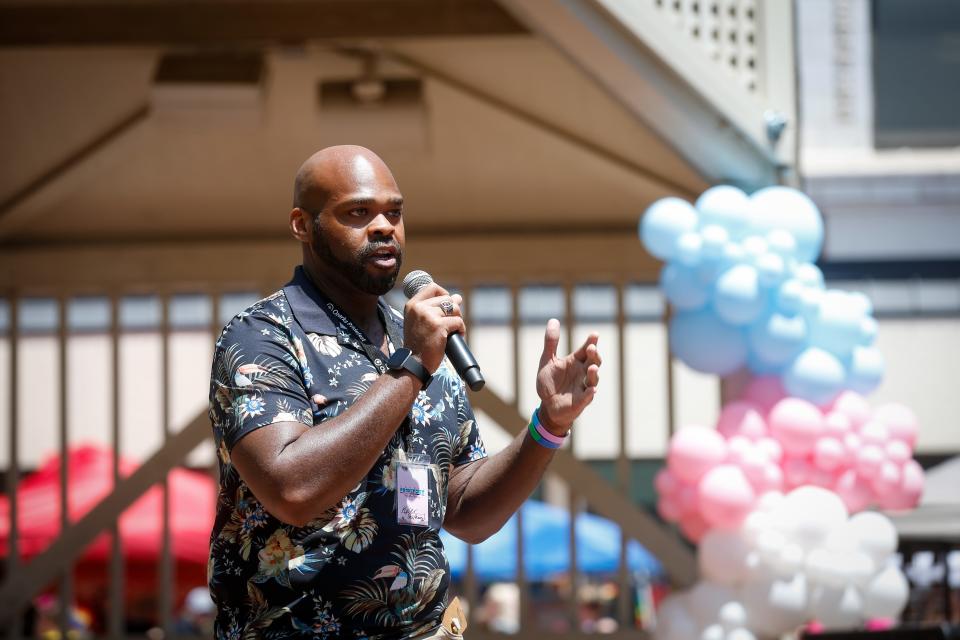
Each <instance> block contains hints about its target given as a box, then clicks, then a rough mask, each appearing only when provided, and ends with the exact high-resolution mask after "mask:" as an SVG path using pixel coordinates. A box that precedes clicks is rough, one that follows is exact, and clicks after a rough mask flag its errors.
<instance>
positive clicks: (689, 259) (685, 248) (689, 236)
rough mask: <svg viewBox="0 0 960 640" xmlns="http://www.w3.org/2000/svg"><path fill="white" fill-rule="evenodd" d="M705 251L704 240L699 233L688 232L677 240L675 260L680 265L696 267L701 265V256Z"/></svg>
mask: <svg viewBox="0 0 960 640" xmlns="http://www.w3.org/2000/svg"><path fill="white" fill-rule="evenodd" d="M702 250H703V239H702V238H701V237H700V234H699V233H696V232H694V231H688V232H687V233H684V234H683V235H681V236H680V237H679V238H677V246H676V251H675V254H674V259H675V260H676V261H677V262H679V263H680V264H685V265H687V266H688V267H695V266H697V265H698V264H700V254H701V253H702Z"/></svg>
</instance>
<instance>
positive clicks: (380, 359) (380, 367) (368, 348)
mask: <svg viewBox="0 0 960 640" xmlns="http://www.w3.org/2000/svg"><path fill="white" fill-rule="evenodd" d="M317 293H319V294H320V298H321V300H323V305H322V306H323V310H324V312H325V313H326V314H327V315H328V316H330V319H331V320H333V324H334V325H337V326H343V327H346V328H347V329H349V330H350V332H351V333H352V334H353V337H354V338H356V339H357V342H358V343H359V344H360V347H361V348H362V349H363V351H364V353H366V354H367V358H369V359H370V363H371V364H373V366H374V367H375V368H376V370H377V371H378V372H380V374H381V375H382V374H384V373H386V371H387V360H388V359H389V358H388V356H386V355H384V353H383V351H381V350H380V347H378V346H376V345H375V344H373V342H372V341H371V340H370V338H368V337H367V334H366V333H364V332H363V330H361V329H360V327H358V326H357V325H355V324H354V323H353V321H352V320H350V318H348V317H347V315H346V314H345V313H344V312H343V311H341V310H340V307H338V306H337V305H336V304H334V303H333V301H332V300H330V299H329V298H327V297H326V296H325V295H323V294H322V293H320V291H317ZM377 315H379V316H380V321H381V322H382V323H383V328H384V330H385V331H386V332H387V338H388V339H389V340H390V343H391V344H392V345H393V347H394V348H395V349H396V348H397V347H399V346H400V345H402V344H403V337H402V336H401V335H400V334H399V333H398V332H397V329H396V327H395V326H394V325H393V323H392V322H390V321H389V320H387V318H386V317H385V315H384V313H383V309H382V308H381V307H380V303H379V302H378V303H377Z"/></svg>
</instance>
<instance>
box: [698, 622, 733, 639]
mask: <svg viewBox="0 0 960 640" xmlns="http://www.w3.org/2000/svg"><path fill="white" fill-rule="evenodd" d="M726 635H727V633H726V631H724V630H723V627H721V626H720V625H719V624H712V625H710V626H709V627H707V628H706V629H704V630H703V632H702V633H701V634H700V640H725V639H726Z"/></svg>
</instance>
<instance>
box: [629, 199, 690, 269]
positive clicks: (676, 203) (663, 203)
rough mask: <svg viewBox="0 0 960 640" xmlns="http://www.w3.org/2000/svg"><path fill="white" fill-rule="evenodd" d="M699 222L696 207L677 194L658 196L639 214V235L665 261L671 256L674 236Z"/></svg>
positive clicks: (645, 244)
mask: <svg viewBox="0 0 960 640" xmlns="http://www.w3.org/2000/svg"><path fill="white" fill-rule="evenodd" d="M698 224H699V215H698V214H697V210H696V209H694V208H693V207H692V206H690V203H689V202H687V201H686V200H681V199H680V198H661V199H660V200H657V201H656V202H654V203H653V204H652V205H650V207H649V208H648V209H647V211H646V213H644V214H643V216H641V218H640V239H641V240H642V241H643V246H645V247H646V248H647V251H649V252H650V253H651V254H653V255H654V256H656V257H657V258H660V259H661V260H664V261H669V260H671V259H672V258H673V256H674V251H675V249H676V247H677V240H679V238H680V236H682V235H683V234H684V233H685V232H688V231H694V230H695V229H696V228H697V225H698Z"/></svg>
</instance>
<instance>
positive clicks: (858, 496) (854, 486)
mask: <svg viewBox="0 0 960 640" xmlns="http://www.w3.org/2000/svg"><path fill="white" fill-rule="evenodd" d="M833 490H834V492H836V494H837V495H838V496H840V499H841V500H843V504H845V505H847V511H849V512H850V513H851V514H854V513H857V512H859V511H863V510H864V509H866V508H867V507H868V506H870V503H871V502H873V490H872V489H871V488H870V485H868V484H867V483H866V481H864V479H863V478H861V477H860V476H858V475H857V472H856V471H854V470H853V469H848V470H846V471H844V472H843V473H841V474H840V477H839V478H837V483H836V484H835V485H834V489H833Z"/></svg>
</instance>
